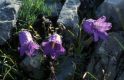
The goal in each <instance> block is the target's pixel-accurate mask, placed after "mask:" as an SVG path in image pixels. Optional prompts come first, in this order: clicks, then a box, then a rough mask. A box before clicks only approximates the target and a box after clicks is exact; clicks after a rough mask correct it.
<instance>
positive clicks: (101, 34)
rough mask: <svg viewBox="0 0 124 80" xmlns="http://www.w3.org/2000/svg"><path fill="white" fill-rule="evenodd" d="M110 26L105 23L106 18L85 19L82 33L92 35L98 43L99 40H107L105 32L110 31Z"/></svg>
mask: <svg viewBox="0 0 124 80" xmlns="http://www.w3.org/2000/svg"><path fill="white" fill-rule="evenodd" d="M111 27H112V24H111V23H109V22H106V17H105V16H102V17H100V18H99V19H97V20H94V19H87V20H86V21H84V22H83V28H84V31H85V32H87V33H89V34H92V35H93V36H94V41H98V40H99V39H103V40H105V39H107V37H108V34H107V32H106V31H107V30H110V29H111Z"/></svg>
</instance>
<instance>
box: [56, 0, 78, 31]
mask: <svg viewBox="0 0 124 80" xmlns="http://www.w3.org/2000/svg"><path fill="white" fill-rule="evenodd" d="M79 5H80V0H66V1H65V4H64V5H63V8H62V10H61V12H60V15H59V18H58V21H57V22H58V23H63V24H64V25H65V26H66V27H71V28H73V29H74V30H75V31H76V30H77V29H76V28H77V25H78V23H79V19H78V14H77V10H78V7H79Z"/></svg>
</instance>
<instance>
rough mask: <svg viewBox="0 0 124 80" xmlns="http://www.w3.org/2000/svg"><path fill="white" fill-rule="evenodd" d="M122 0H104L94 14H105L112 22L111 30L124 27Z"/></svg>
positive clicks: (123, 2) (123, 0) (123, 1)
mask: <svg viewBox="0 0 124 80" xmlns="http://www.w3.org/2000/svg"><path fill="white" fill-rule="evenodd" d="M123 4H124V0H105V1H104V2H103V3H102V4H101V6H100V7H99V8H98V9H97V10H96V15H97V16H98V17H100V16H103V15H104V16H107V18H109V19H110V20H111V21H112V22H113V28H112V29H113V30H115V31H119V30H122V26H123V29H124V24H123V21H124V5H123Z"/></svg>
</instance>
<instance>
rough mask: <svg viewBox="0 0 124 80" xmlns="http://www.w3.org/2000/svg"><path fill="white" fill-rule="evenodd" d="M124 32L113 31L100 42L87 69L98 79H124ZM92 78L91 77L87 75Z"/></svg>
mask: <svg viewBox="0 0 124 80" xmlns="http://www.w3.org/2000/svg"><path fill="white" fill-rule="evenodd" d="M122 45H124V32H112V33H110V34H109V39H108V40H107V41H103V42H99V43H98V45H97V46H96V49H95V52H94V54H93V55H92V58H91V61H90V63H89V65H88V68H87V71H88V72H90V73H92V74H93V75H94V76H95V77H96V78H97V79H98V80H123V79H122V78H123V75H124V73H123V72H124V58H123V57H124V54H123V53H124V48H123V47H122ZM86 78H88V79H91V77H88V76H87V77H86Z"/></svg>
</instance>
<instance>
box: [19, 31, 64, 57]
mask: <svg viewBox="0 0 124 80" xmlns="http://www.w3.org/2000/svg"><path fill="white" fill-rule="evenodd" d="M19 41H20V46H21V47H20V48H19V51H20V55H21V56H23V55H24V54H26V55H28V56H33V55H35V53H36V52H35V51H37V50H38V49H39V48H40V46H39V45H38V44H37V43H36V42H34V41H33V38H32V36H31V34H30V32H29V31H26V30H24V31H21V32H20V33H19ZM41 46H42V48H43V51H44V54H45V55H47V56H50V57H51V58H52V59H56V58H57V57H58V56H59V55H63V54H64V52H65V49H64V47H63V46H62V40H61V37H60V35H58V34H57V33H55V34H53V35H51V36H50V37H49V39H48V40H47V41H44V42H42V45H41Z"/></svg>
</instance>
